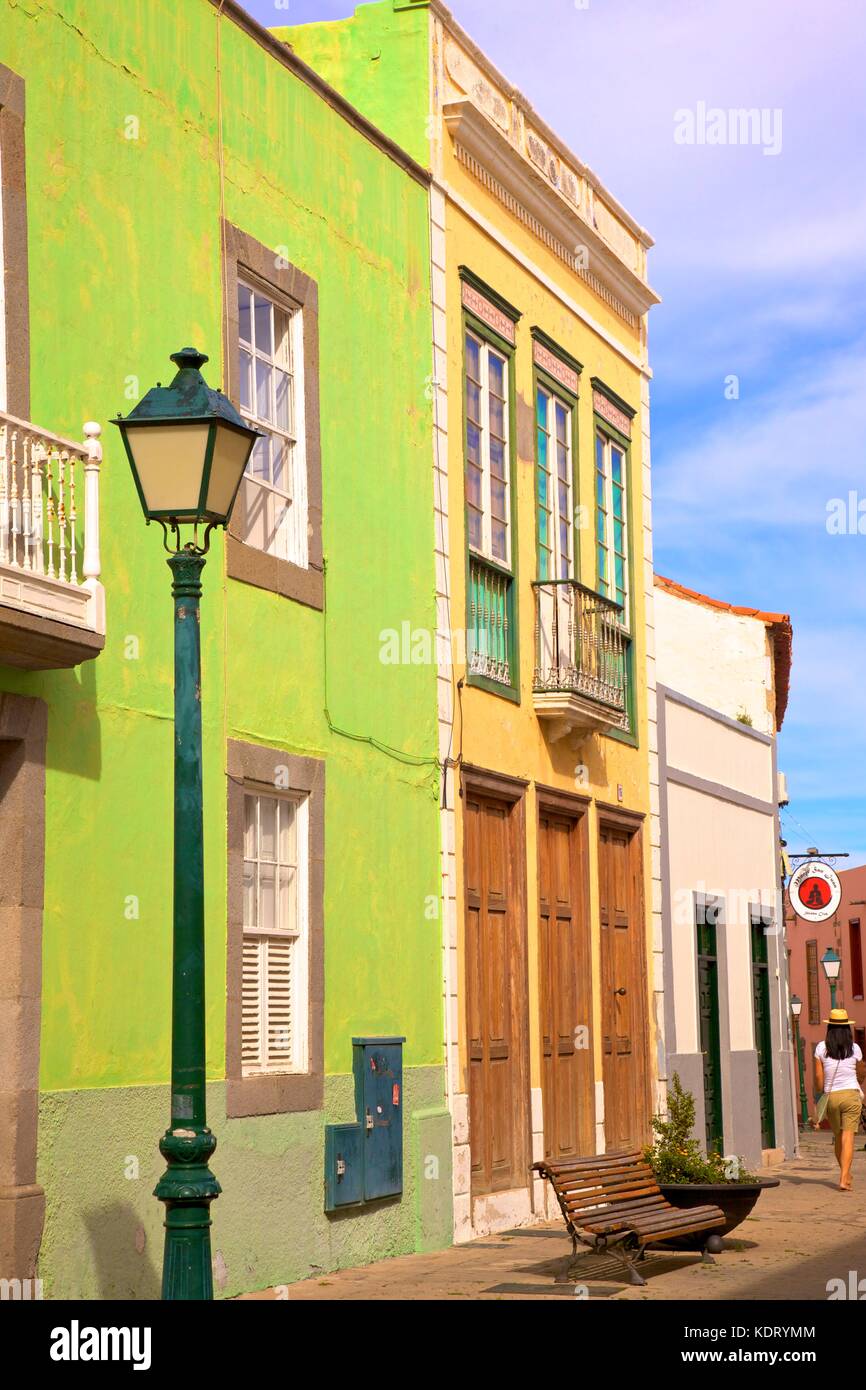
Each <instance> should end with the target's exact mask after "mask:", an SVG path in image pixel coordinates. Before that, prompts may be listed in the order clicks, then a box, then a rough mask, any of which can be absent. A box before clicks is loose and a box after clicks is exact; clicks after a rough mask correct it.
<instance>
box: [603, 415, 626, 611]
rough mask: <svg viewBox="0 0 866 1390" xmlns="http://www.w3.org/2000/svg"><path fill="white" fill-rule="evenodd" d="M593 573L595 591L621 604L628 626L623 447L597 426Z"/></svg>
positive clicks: (624, 462)
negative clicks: (594, 576)
mask: <svg viewBox="0 0 866 1390" xmlns="http://www.w3.org/2000/svg"><path fill="white" fill-rule="evenodd" d="M595 486H596V494H595V502H596V509H595V517H596V536H595V540H596V577H597V582H598V591H599V593H600V594H605V595H606V596H607V597H608V598H612V599H613V600H614V601H615V602H616V603H619V604H621V605H622V610H623V611H622V619H621V621H622V623H623V624H624V625H625V626H628V620H629V618H628V599H629V594H628V521H627V518H628V499H627V496H626V456H625V450H624V449H623V447H622V446H621V445H620V444H617V443H616V442H615V440H613V439H611V438H610V437H609V436H608V435H606V434H604V432H603V431H602V430H597V431H596V435H595Z"/></svg>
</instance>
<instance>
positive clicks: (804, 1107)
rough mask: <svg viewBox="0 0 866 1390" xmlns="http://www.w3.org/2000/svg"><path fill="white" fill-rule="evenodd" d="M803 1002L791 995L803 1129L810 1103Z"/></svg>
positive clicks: (806, 1122) (806, 1123)
mask: <svg viewBox="0 0 866 1390" xmlns="http://www.w3.org/2000/svg"><path fill="white" fill-rule="evenodd" d="M802 1011H803V1001H802V999H800V997H799V996H798V995H796V994H792V995H791V1017H792V1019H793V1020H794V1049H795V1051H796V1054H797V1078H798V1080H799V1083H800V1124H801V1126H802V1128H803V1129H805V1128H806V1126H807V1125H808V1123H809V1102H808V1100H807V1098H806V1076H805V1068H804V1065H803V1039H802V1038H801V1037H800V1014H801V1013H802Z"/></svg>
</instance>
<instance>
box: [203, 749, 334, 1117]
mask: <svg viewBox="0 0 866 1390" xmlns="http://www.w3.org/2000/svg"><path fill="white" fill-rule="evenodd" d="M227 769H228V789H227V790H228V795H227V864H228V902H227V943H226V1116H227V1118H228V1119H240V1118H243V1117H246V1116H250V1115H278V1114H288V1113H293V1112H296V1111H303V1110H321V1109H322V1107H323V1104H324V1088H325V1078H324V1048H325V954H324V936H325V763H324V761H323V760H322V759H320V758H304V757H299V756H297V755H296V754H292V753H287V752H285V750H284V749H281V748H272V747H269V746H267V745H265V744H261V743H244V742H241V741H240V740H237V739H229V741H228V746H227ZM278 769H279V770H283V769H285V775H284V776H283V777H281V778H279V780H278V777H279V774H278ZM283 782H287V783H288V785H286V786H284V785H283ZM247 791H251V792H264V793H270V794H271V795H273V794H274V792H275V791H277V792H279V791H285V792H289V793H296V794H297V793H300V794H302V795H305V796H306V797H307V798H308V802H309V856H310V857H309V874H308V893H309V904H308V928H309V952H310V955H309V974H308V980H309V985H308V1009H309V1014H308V1048H309V1051H308V1068H307V1071H306V1072H283V1073H280V1072H272V1073H266V1074H263V1075H261V1076H244V1075H243V1073H242V1064H241V993H242V983H243V932H244V918H243V844H244V837H243V831H244V796H245V794H246V792H247Z"/></svg>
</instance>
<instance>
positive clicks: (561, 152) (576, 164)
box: [412, 0, 654, 250]
mask: <svg viewBox="0 0 866 1390" xmlns="http://www.w3.org/2000/svg"><path fill="white" fill-rule="evenodd" d="M427 3H428V8H429V10H430V13H431V14H432V15H435V16H436V18H437V19H438V21H439V23H440V25H441V26H442V28H443V29H444V30H445V31H446V32H447V33H448V34H449V35H450V36H451V38H452V39H453V40H454V42H455V43H456V44H457V45H458V47H459V48H461V49H463V51H464V52H465V53H466V55H467V56H468V57H469V58H470V59H471V60H472V62H473V63H475V64H476V65H477V67H478V68H479V69H480V70H481V72H482V73H483V75H484V76H485V77H486V78H487V79H488V81H489V82H491V83H492V85H493V86H494V87H497V88H498V89H499V90H500V91H501V92H502V94H503V96H504V97H506V98H507V99H508V101H510V102H512V103H513V104H514V105H515V106H516V107H519V108H520V111H521V113H522V114H523V117H524V120H526V121H528V123H529V124H530V125H531V126H532V127H533V129H534V130H535V131H537V133H538V134H539V135H540V136H541V138H542V139H543V140H544V141H546V142H547V144H548V145H550V147H551V149H552V150H553V151H554V152H555V153H556V154H557V155H558V156H559V157H560V158H561V159H562V160H563V161H564V162H565V164H566V165H568V166H570V167H571V168H572V169H573V170H574V171H575V173H576V174H577V175H578V176H579V177H580V178H581V179H583V180H585V182H586V184H587V186H588V187H589V188H590V189H591V190H592V192H593V194H596V195H597V196H598V198H599V200H600V201H601V202H602V203H603V204H604V206H605V207H606V208H608V209H609V210H610V212H611V213H612V214H613V216H614V217H616V218H617V219H618V220H619V221H620V222H622V224H623V226H624V227H626V228H627V229H628V230H629V231H630V232H631V233H632V235H633V236H634V237H635V239H636V240H637V241H638V242H639V244H640V245H641V246H642V247H643V248H644V249H645V250H648V249H649V248H650V247H651V246H653V245H654V241H653V238H652V237H651V235H650V233H649V232H648V231H647V229H646V228H645V227H642V226H641V225H640V223H639V222H638V221H637V220H636V219H635V218H634V217H632V215H631V213H630V212H629V211H628V209H627V208H625V207H623V205H622V203H621V202H620V201H619V199H618V198H615V197H614V195H613V194H612V193H611V192H610V190H609V189H608V188H606V187H605V185H604V184H603V183H602V181H601V179H600V178H599V177H598V175H597V174H596V173H595V172H594V171H593V170H592V169H590V167H589V165H588V164H584V162H583V160H582V159H579V158H578V157H577V155H576V154H575V153H574V152H573V150H570V149H569V147H568V145H566V143H565V141H564V140H562V139H561V138H560V136H559V135H557V133H556V131H555V130H552V129H551V127H550V126H549V125H548V124H547V122H546V121H545V120H544V118H543V117H542V116H540V115H539V114H538V112H537V111H536V110H535V108H534V107H533V105H532V103H531V102H530V101H529V100H528V98H527V97H525V96H524V94H523V92H521V91H520V89H519V88H518V87H515V86H514V85H513V84H512V83H511V82H509V81H508V78H507V77H505V75H504V74H503V73H501V72H500V71H499V69H498V68H497V67H496V65H495V63H493V62H491V60H490V59H489V58H488V56H487V54H486V53H485V52H484V50H483V49H481V48H479V47H478V45H477V43H475V41H474V39H472V38H471V37H470V35H469V34H467V32H466V30H465V29H462V28H461V26H460V25H459V24H458V23H457V20H456V19H455V18H454V16H453V14H452V13H451V11H450V10H449V9H448V7H447V5H445V4H444V3H443V0H427ZM412 8H415V6H412Z"/></svg>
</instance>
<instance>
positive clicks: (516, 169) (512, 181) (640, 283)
mask: <svg viewBox="0 0 866 1390" xmlns="http://www.w3.org/2000/svg"><path fill="white" fill-rule="evenodd" d="M442 113H443V118H444V121H445V125H446V127H447V129H448V131H449V134H450V135H451V138H452V140H453V141H454V143H455V145H456V146H457V147H458V148H459V147H462V148H463V149H464V150H465V151H466V152H467V153H468V154H469V155H470V156H471V157H472V159H474V160H475V161H476V163H477V164H479V165H480V166H481V168H482V169H483V170H484V171H485V173H486V174H487V175H488V176H489V177H490V179H491V180H493V181H494V183H495V184H496V185H499V186H500V187H501V188H502V189H503V190H504V192H505V193H506V195H508V196H509V197H511V198H513V199H515V200H516V202H517V203H518V204H520V206H521V207H522V208H523V209H524V210H525V212H526V213H527V214H528V216H529V218H530V219H533V220H534V221H535V222H536V223H538V224H539V226H540V227H541V228H542V229H543V231H544V232H546V233H547V236H548V237H550V238H552V239H553V241H554V242H556V243H558V244H559V246H560V247H561V248H562V251H563V252H565V253H566V255H570V256H571V257H572V258H575V257H578V253H579V250H580V248H584V247H585V248H586V256H587V260H588V264H587V265H586V266H585V267H584V266H582V265H581V268H576V267H575V266H572V268H573V269H574V273H575V274H577V275H578V276H580V275H581V270H582V269H583V270H584V272H588V274H589V276H591V277H593V276H594V277H597V278H598V279H599V280H600V281H601V282H602V283H603V284H604V285H605V286H606V287H607V288H608V289H609V291H610V292H611V293H612V294H613V295H614V296H615V298H616V299H618V300H619V301H621V303H622V304H623V305H624V306H625V308H626V310H628V311H629V312H630V313H631V314H634V315H636V316H637V317H640V316H642V315H643V314H645V313H647V311H648V310H649V309H651V308H652V306H653V305H654V304H658V303H659V302H660V300H659V296H658V295H657V294H656V293H655V291H654V290H653V289H652V288H651V287H650V286H649V285H648V284H647V283H646V282H645V281H644V280H643V279H641V277H640V276H639V275H638V274H637V273H636V272H635V271H633V270H631V269H630V268H629V267H628V266H627V265H626V264H625V263H624V262H623V261H622V260H621V259H620V257H619V256H618V255H617V254H616V252H615V251H614V250H612V248H611V247H610V246H609V245H608V244H607V242H605V241H604V240H603V239H602V237H601V236H600V235H599V233H598V232H597V231H596V230H595V228H594V227H593V226H592V225H591V224H590V223H589V222H587V221H586V220H585V218H583V217H582V216H581V215H580V213H579V212H578V211H577V210H576V209H575V208H573V207H572V206H571V204H570V203H568V202H567V201H566V199H565V198H564V197H563V195H562V194H561V193H560V192H559V191H558V190H557V189H556V188H555V187H554V186H553V185H552V184H551V183H550V182H549V181H548V180H547V179H546V178H545V177H544V175H543V174H542V173H541V172H540V171H538V170H536V169H535V168H534V167H533V165H531V164H530V163H529V161H528V160H527V158H526V157H525V156H524V155H523V154H522V153H521V152H520V151H519V150H518V149H517V148H515V146H514V145H513V144H512V142H511V141H510V140H509V139H508V137H507V136H506V135H505V133H504V132H502V131H500V130H499V129H498V128H497V127H496V126H495V125H494V124H493V122H492V121H491V120H490V119H489V118H488V117H487V116H485V114H484V113H483V112H482V111H480V110H479V109H478V107H477V106H476V105H475V104H474V102H473V101H472V99H471V98H470V97H463V98H461V99H460V100H458V101H450V102H447V103H446V104H445V105H444V106H443V108H442ZM552 249H554V250H555V249H556V248H555V247H554V248H552ZM578 259H579V257H578Z"/></svg>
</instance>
